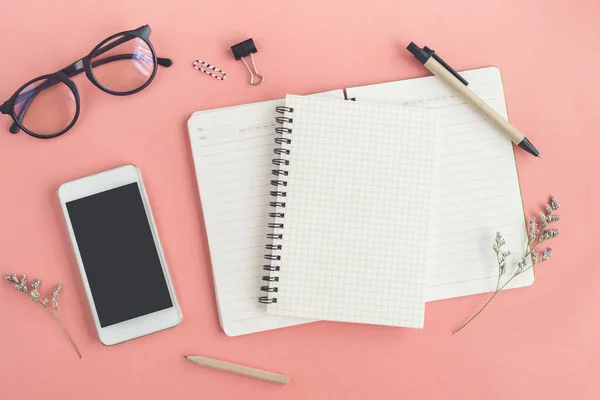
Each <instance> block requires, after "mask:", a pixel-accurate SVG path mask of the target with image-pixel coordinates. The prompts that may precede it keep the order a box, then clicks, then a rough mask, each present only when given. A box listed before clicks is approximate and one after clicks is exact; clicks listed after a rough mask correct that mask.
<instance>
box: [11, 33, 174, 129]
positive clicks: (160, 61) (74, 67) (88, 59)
mask: <svg viewBox="0 0 600 400" xmlns="http://www.w3.org/2000/svg"><path fill="white" fill-rule="evenodd" d="M151 32H152V30H151V29H150V26H148V25H144V26H141V27H139V28H137V29H133V30H129V31H123V32H119V33H116V34H114V35H112V36H110V37H108V38H106V39H104V40H103V41H102V42H100V43H99V44H98V45H97V46H96V47H94V48H93V49H92V51H90V53H89V54H88V55H86V56H85V57H83V58H81V59H79V60H77V61H75V62H74V63H72V64H70V65H69V66H67V67H65V68H63V69H61V70H60V71H58V72H55V73H53V74H47V75H42V76H38V77H37V78H34V79H32V80H30V81H28V82H27V83H25V84H24V85H23V86H21V87H20V88H19V89H18V90H17V91H16V92H15V93H14V94H13V95H12V96H11V97H10V98H9V99H8V100H7V101H5V102H4V103H3V104H2V105H1V106H0V113H1V114H5V115H6V114H8V115H10V117H11V118H12V119H13V124H12V125H11V126H10V129H9V132H10V133H12V134H16V133H18V132H19V130H23V131H24V132H25V133H27V134H28V135H30V136H33V137H35V138H37V139H52V138H55V137H57V136H60V135H62V134H64V133H66V132H67V131H68V130H69V129H71V128H72V127H73V125H75V123H76V122H77V119H78V118H79V113H80V110H81V98H80V96H79V90H78V89H77V85H75V82H73V80H71V78H72V77H74V76H76V75H79V74H80V73H82V72H85V75H86V77H87V78H88V79H89V80H90V81H91V82H92V83H93V84H94V86H96V87H97V88H98V89H100V90H102V91H103V92H106V93H108V94H112V95H114V96H129V95H132V94H135V93H138V92H140V91H142V90H144V89H145V88H147V87H148V85H150V83H152V81H153V80H154V78H155V77H156V74H157V72H158V66H159V65H160V66H163V67H170V66H171V65H172V64H173V61H172V60H171V59H169V58H161V57H157V56H156V51H155V50H154V46H152V43H151V42H150V33H151ZM119 36H123V38H122V40H116V41H114V43H109V42H111V41H112V40H113V39H115V38H117V37H119ZM131 37H133V38H140V39H142V40H143V41H144V43H146V45H147V46H148V48H149V49H150V52H151V53H152V59H153V62H154V64H153V65H154V69H153V71H152V74H151V75H150V78H148V80H147V81H146V82H145V83H144V84H143V85H142V86H140V87H138V88H136V89H133V90H130V91H127V92H116V91H114V90H111V89H109V88H107V87H105V86H103V85H102V84H101V83H100V82H98V80H97V79H96V77H95V76H94V74H93V72H92V68H94V67H97V66H100V65H104V64H106V63H109V62H112V61H119V60H123V59H131V58H133V57H128V58H125V57H123V56H133V54H119V55H114V56H110V57H107V58H104V59H102V60H98V61H96V62H95V63H99V64H95V65H92V58H93V57H97V56H99V55H102V54H104V53H106V52H107V51H109V50H111V49H113V48H114V47H116V46H119V45H120V44H122V43H125V42H127V41H129V40H132V38H131ZM126 38H127V40H123V39H126ZM107 43H109V46H107V48H106V49H103V51H102V52H100V53H98V54H96V52H98V51H99V50H100V49H102V47H103V46H105V45H106V44H107ZM48 79H53V80H55V81H59V82H62V83H64V84H65V85H66V86H67V87H68V88H69V89H70V90H71V92H73V94H74V97H75V105H76V107H77V108H76V111H75V115H74V117H73V120H72V121H71V123H70V124H69V125H68V126H67V127H66V128H64V129H63V130H62V131H60V132H58V133H54V134H50V135H40V134H38V133H35V132H32V131H30V130H29V129H27V128H26V127H25V126H23V124H22V123H21V122H20V120H22V119H23V117H24V116H25V113H26V112H27V109H28V108H29V106H30V105H31V103H32V102H33V100H34V99H35V96H36V95H37V93H34V94H33V95H31V96H29V97H26V98H24V99H22V100H21V101H19V98H20V97H21V96H25V95H27V94H28V93H30V92H31V91H32V90H38V89H39V87H40V86H43V85H44V83H42V84H40V85H39V86H37V87H35V88H32V89H30V90H29V91H27V92H25V93H21V92H22V91H23V90H24V89H25V88H27V87H28V86H29V85H31V84H33V83H35V82H37V81H44V80H46V81H47V80H48ZM48 82H50V81H48ZM57 83H58V82H54V83H49V85H48V86H46V87H44V88H42V89H39V91H38V93H39V92H41V91H43V90H45V89H48V88H50V87H52V86H54V85H56V84H57ZM23 101H25V102H26V103H25V105H23V108H21V110H20V111H19V115H18V116H17V115H16V113H15V106H16V105H17V104H19V103H21V102H23Z"/></svg>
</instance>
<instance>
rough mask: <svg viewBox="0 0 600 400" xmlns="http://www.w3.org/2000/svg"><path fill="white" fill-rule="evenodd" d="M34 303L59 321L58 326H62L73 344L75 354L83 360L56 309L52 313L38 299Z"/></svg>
mask: <svg viewBox="0 0 600 400" xmlns="http://www.w3.org/2000/svg"><path fill="white" fill-rule="evenodd" d="M36 303H37V304H39V305H40V306H41V307H42V308H43V309H44V310H46V312H48V314H50V315H52V318H54V319H55V320H56V321H58V323H59V325H60V327H61V328H62V330H63V332H65V334H66V335H67V337H68V338H69V340H70V341H71V344H72V345H73V348H74V349H75V351H76V352H77V355H78V356H79V359H80V360H83V356H82V355H81V353H80V352H79V349H78V348H77V345H76V344H75V341H74V340H73V338H72V337H71V335H69V332H68V331H67V328H65V326H64V325H63V323H62V321H61V320H60V315H59V314H58V310H56V314H54V313H53V312H52V311H50V310H49V309H48V307H46V306H45V305H43V304H42V303H40V302H39V301H36Z"/></svg>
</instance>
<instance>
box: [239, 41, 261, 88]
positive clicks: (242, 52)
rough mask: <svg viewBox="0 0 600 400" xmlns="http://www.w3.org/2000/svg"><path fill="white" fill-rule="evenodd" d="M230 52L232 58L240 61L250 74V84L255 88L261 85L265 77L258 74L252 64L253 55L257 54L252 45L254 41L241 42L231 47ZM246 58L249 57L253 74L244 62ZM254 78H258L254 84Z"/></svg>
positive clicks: (254, 65)
mask: <svg viewBox="0 0 600 400" xmlns="http://www.w3.org/2000/svg"><path fill="white" fill-rule="evenodd" d="M231 51H232V52H233V56H234V57H235V59H236V60H238V61H239V60H242V62H243V63H244V65H245V66H246V69H248V72H250V84H251V85H255V86H256V85H260V84H261V83H263V81H264V80H265V77H264V76H262V75H261V74H259V73H258V70H257V69H256V64H255V63H254V56H253V54H254V53H256V52H258V50H256V46H255V45H254V41H253V40H252V38H250V39H248V40H244V41H243V42H241V43H238V44H236V45H235V46H231ZM248 56H250V60H251V61H252V68H253V69H254V72H252V69H251V68H250V66H249V65H248V63H247V62H246V60H244V57H248ZM255 76H256V77H257V78H260V80H259V81H258V82H254V77H255Z"/></svg>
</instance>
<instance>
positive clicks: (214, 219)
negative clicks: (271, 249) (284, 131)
mask: <svg viewBox="0 0 600 400" xmlns="http://www.w3.org/2000/svg"><path fill="white" fill-rule="evenodd" d="M322 95H324V96H330V97H334V98H338V99H340V98H343V92H342V91H341V90H338V91H333V92H328V93H324V94H322ZM283 103H284V100H273V101H265V102H261V103H254V104H247V105H242V106H236V107H227V108H221V109H216V110H208V111H201V112H196V113H194V114H192V116H191V117H190V119H189V121H188V131H189V135H190V143H191V148H192V154H193V158H194V164H195V170H196V177H197V180H198V188H199V190H200V198H201V202H202V209H203V213H204V220H205V225H206V231H207V236H208V243H209V249H210V257H211V262H212V266H213V278H214V282H215V293H216V296H217V305H218V308H219V319H220V322H221V327H222V328H223V330H224V331H225V333H226V334H227V335H229V336H237V335H243V334H247V333H253V332H259V331H264V330H268V329H275V328H281V327H285V326H290V325H296V324H300V323H305V322H309V321H307V320H302V319H297V318H285V317H275V316H269V315H267V307H266V305H263V304H260V303H258V301H257V298H258V297H259V296H260V293H261V292H260V290H259V288H260V285H261V284H262V283H263V282H262V281H261V278H262V276H263V275H265V271H263V270H262V265H263V264H265V262H264V261H265V260H264V259H263V255H264V253H265V250H264V245H265V242H266V240H267V239H266V237H265V235H266V233H267V232H268V228H267V223H268V214H267V213H268V205H267V201H268V196H269V190H270V185H269V180H268V177H269V176H270V173H271V169H272V167H273V165H272V163H271V161H272V159H273V158H275V154H274V153H273V138H274V136H275V135H274V128H275V117H276V116H278V115H279V114H277V113H276V112H275V107H276V106H278V105H283Z"/></svg>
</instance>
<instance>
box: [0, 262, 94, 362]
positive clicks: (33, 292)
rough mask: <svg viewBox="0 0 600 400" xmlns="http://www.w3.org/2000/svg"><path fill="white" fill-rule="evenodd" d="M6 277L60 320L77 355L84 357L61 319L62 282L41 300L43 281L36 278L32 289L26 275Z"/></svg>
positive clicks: (5, 276)
mask: <svg viewBox="0 0 600 400" xmlns="http://www.w3.org/2000/svg"><path fill="white" fill-rule="evenodd" d="M4 278H5V279H6V280H7V281H9V282H11V283H13V284H14V285H15V289H17V291H19V292H22V293H25V294H26V295H28V296H29V297H30V298H31V300H33V302H34V303H36V304H39V305H40V306H41V307H43V308H44V310H46V311H47V312H48V313H49V314H50V315H52V317H53V318H54V319H55V320H56V321H58V323H59V324H60V327H61V328H62V330H63V331H64V332H65V333H66V335H67V337H68V338H69V340H70V341H71V344H72V345H73V347H74V348H75V351H76V352H77V355H78V356H79V358H80V359H83V356H82V355H81V353H80V352H79V349H78V348H77V345H76V344H75V342H74V341H73V338H72V337H71V335H69V332H67V329H66V328H65V326H64V325H63V323H62V321H61V319H60V313H59V312H58V295H59V294H60V292H61V290H62V284H61V283H59V284H58V285H57V286H56V288H55V289H54V290H53V291H52V294H51V295H50V299H48V298H47V297H46V298H44V299H43V300H42V301H40V294H39V292H38V288H39V287H40V284H41V283H42V282H41V281H40V280H39V279H36V280H35V281H34V282H33V283H32V284H31V289H30V288H28V287H27V276H26V275H21V279H20V280H19V279H17V275H15V274H6V275H4ZM50 302H52V304H50ZM52 310H54V311H55V312H52Z"/></svg>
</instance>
